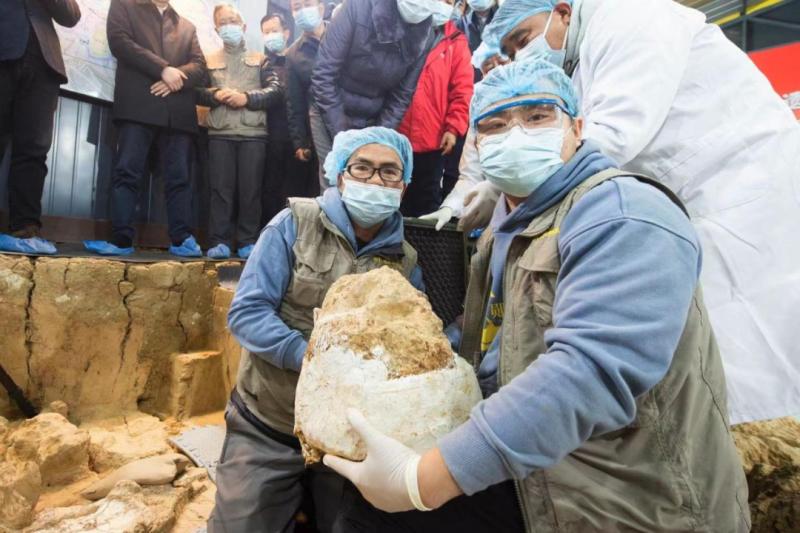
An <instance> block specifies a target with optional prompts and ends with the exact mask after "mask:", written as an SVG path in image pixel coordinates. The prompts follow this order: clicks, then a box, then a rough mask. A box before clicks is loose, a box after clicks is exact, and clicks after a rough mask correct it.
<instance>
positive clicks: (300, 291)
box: [236, 198, 417, 435]
mask: <svg viewBox="0 0 800 533" xmlns="http://www.w3.org/2000/svg"><path fill="white" fill-rule="evenodd" d="M289 208H290V209H291V211H292V219H293V221H294V224H295V228H297V239H296V240H295V243H294V246H293V247H292V251H293V252H294V257H295V261H294V267H293V269H292V276H291V280H290V281H289V286H288V287H287V289H286V293H285V294H284V296H283V301H282V302H281V306H280V309H279V312H278V314H279V315H280V317H281V319H282V320H283V321H284V323H286V325H287V326H289V327H290V328H292V329H295V330H298V331H300V332H301V333H302V334H303V337H304V338H305V339H306V340H308V338H309V336H310V335H311V330H312V329H313V327H314V309H315V308H318V307H322V300H323V299H324V298H325V294H326V293H327V292H328V289H329V288H330V286H331V285H332V284H333V282H334V281H336V280H337V279H339V278H340V277H342V276H344V275H345V274H355V273H359V272H367V271H368V270H372V269H374V268H379V267H381V266H390V267H393V268H396V269H397V270H399V271H400V272H401V273H402V274H403V275H404V276H405V277H406V279H409V278H410V276H411V273H412V272H413V270H414V267H416V265H417V252H416V250H414V248H412V246H411V245H410V244H408V243H407V242H406V241H403V244H402V253H401V254H398V256H397V257H382V256H378V255H366V256H362V257H356V254H355V252H354V251H353V248H352V246H351V245H350V242H349V241H348V240H347V238H346V237H345V236H344V235H343V234H342V232H341V231H339V228H337V227H336V225H334V223H333V222H331V220H330V219H329V218H328V216H327V215H326V214H325V212H324V211H322V209H321V208H320V206H319V204H318V203H317V201H316V200H314V199H312V198H290V199H289ZM298 377H299V374H298V373H297V372H294V371H292V370H284V369H281V368H278V367H276V366H273V365H271V364H270V363H268V362H266V361H265V360H263V359H261V358H260V357H258V356H256V355H254V354H251V353H250V352H248V351H247V350H243V351H242V359H241V362H240V363H239V375H238V379H237V384H236V390H237V391H238V393H239V395H240V396H241V397H242V399H243V400H244V402H245V405H246V406H247V408H248V410H250V411H251V412H252V413H253V414H254V415H256V416H257V417H258V418H259V419H260V420H261V421H263V422H264V423H265V424H267V425H268V426H270V427H272V428H274V429H277V430H278V431H281V432H283V433H286V434H288V435H291V434H292V433H293V431H294V394H295V389H296V388H297V379H298Z"/></svg>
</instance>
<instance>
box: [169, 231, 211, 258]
mask: <svg viewBox="0 0 800 533" xmlns="http://www.w3.org/2000/svg"><path fill="white" fill-rule="evenodd" d="M169 253H171V254H172V255H178V256H180V257H203V250H201V249H200V245H199V244H197V241H196V240H194V237H193V236H192V235H189V236H188V237H186V239H185V240H184V241H183V242H182V243H181V245H180V246H175V245H174V244H173V245H172V246H170V247H169Z"/></svg>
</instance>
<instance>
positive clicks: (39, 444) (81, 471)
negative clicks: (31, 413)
mask: <svg viewBox="0 0 800 533" xmlns="http://www.w3.org/2000/svg"><path fill="white" fill-rule="evenodd" d="M6 458H7V459H8V460H9V461H11V462H25V461H31V462H34V463H36V464H37V465H39V470H40V472H41V475H42V483H43V484H44V485H45V486H53V485H63V484H66V483H70V482H72V481H75V480H77V479H80V478H81V477H84V476H86V475H88V474H89V434H88V433H86V432H85V431H82V430H80V429H78V428H77V427H75V426H74V425H72V424H70V422H69V421H68V420H67V419H66V418H64V417H63V416H61V415H60V414H58V413H43V414H40V415H38V416H36V417H34V418H31V419H30V420H25V421H24V422H22V424H20V426H19V427H18V428H17V429H16V430H14V431H13V432H12V433H11V435H10V436H9V438H8V452H7V457H6Z"/></svg>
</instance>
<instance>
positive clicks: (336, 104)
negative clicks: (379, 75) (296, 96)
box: [311, 0, 363, 139]
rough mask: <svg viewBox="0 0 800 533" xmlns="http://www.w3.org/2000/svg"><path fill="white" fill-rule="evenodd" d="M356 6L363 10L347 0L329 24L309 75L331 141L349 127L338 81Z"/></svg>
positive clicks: (347, 52)
mask: <svg viewBox="0 0 800 533" xmlns="http://www.w3.org/2000/svg"><path fill="white" fill-rule="evenodd" d="M359 6H361V7H363V2H360V1H359V0H347V2H345V3H344V7H343V8H342V11H341V13H340V14H339V15H338V16H337V17H336V18H335V19H334V20H332V21H331V22H330V23H329V24H328V28H327V29H326V30H325V35H323V36H322V42H320V45H319V51H318V52H317V62H316V64H315V65H314V71H313V73H312V75H311V94H312V95H313V97H314V103H315V104H316V105H317V106H318V107H319V108H320V110H321V111H322V117H323V119H324V121H325V127H326V128H327V129H328V133H329V134H330V136H331V139H333V138H334V137H335V136H336V134H337V133H339V132H340V131H344V130H346V129H347V128H348V121H347V115H345V112H344V104H343V103H342V91H341V89H340V88H339V78H340V76H341V72H342V68H343V67H344V65H345V63H347V61H348V60H349V55H350V45H351V44H352V41H353V35H354V33H355V25H356V20H357V15H356V8H357V7H359Z"/></svg>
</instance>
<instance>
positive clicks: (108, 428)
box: [80, 413, 172, 473]
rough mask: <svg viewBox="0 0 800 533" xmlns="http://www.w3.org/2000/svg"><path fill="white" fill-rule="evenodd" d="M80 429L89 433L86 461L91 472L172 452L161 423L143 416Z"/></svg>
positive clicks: (134, 415) (126, 417) (132, 416)
mask: <svg viewBox="0 0 800 533" xmlns="http://www.w3.org/2000/svg"><path fill="white" fill-rule="evenodd" d="M80 427H81V429H83V430H85V431H87V432H88V433H89V461H90V465H91V468H92V470H94V471H95V472H99V473H104V472H107V471H108V470H112V469H114V468H119V467H120V466H122V465H125V464H127V463H130V462H131V461H135V460H137V459H143V458H145V457H151V456H153V455H161V454H164V453H170V452H171V451H172V449H171V448H170V447H169V445H168V444H167V438H168V435H167V431H166V429H165V427H164V423H163V422H161V421H160V420H159V419H158V418H156V417H154V416H150V415H146V414H144V413H129V414H126V415H123V416H120V417H114V418H109V419H102V420H93V421H90V422H87V423H84V424H81V426H80Z"/></svg>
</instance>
